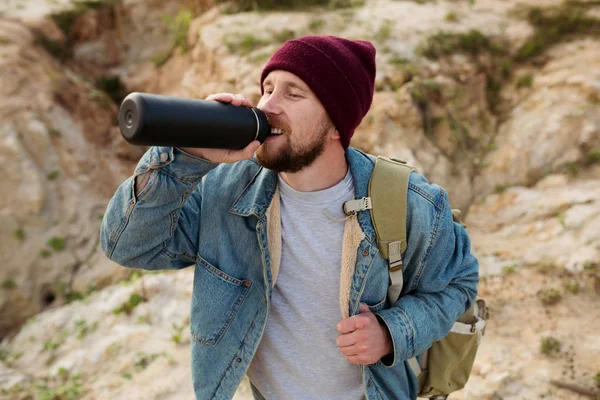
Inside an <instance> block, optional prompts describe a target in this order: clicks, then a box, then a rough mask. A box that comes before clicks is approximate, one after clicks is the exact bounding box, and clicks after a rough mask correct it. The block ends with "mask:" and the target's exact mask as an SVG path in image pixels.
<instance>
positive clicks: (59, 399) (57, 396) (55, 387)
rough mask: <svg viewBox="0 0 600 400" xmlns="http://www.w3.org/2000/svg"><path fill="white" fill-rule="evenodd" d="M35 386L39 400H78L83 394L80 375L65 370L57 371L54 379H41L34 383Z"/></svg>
mask: <svg viewBox="0 0 600 400" xmlns="http://www.w3.org/2000/svg"><path fill="white" fill-rule="evenodd" d="M35 386H36V388H37V390H38V395H39V398H40V399H41V400H63V399H65V400H66V399H73V400H75V399H79V398H81V397H82V396H83V395H84V394H85V390H84V387H83V383H82V382H81V374H73V375H71V373H70V372H69V371H68V370H67V369H65V368H59V369H58V376H57V377H55V378H43V379H41V380H38V381H36V383H35Z"/></svg>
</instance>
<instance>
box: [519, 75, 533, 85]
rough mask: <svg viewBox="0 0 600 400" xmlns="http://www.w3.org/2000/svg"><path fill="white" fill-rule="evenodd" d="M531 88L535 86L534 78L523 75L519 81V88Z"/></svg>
mask: <svg viewBox="0 0 600 400" xmlns="http://www.w3.org/2000/svg"><path fill="white" fill-rule="evenodd" d="M531 86H533V76H532V75H531V74H526V75H523V76H521V77H519V79H518V80H517V87H518V88H530V87H531Z"/></svg>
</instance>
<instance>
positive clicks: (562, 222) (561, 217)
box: [556, 211, 567, 228]
mask: <svg viewBox="0 0 600 400" xmlns="http://www.w3.org/2000/svg"><path fill="white" fill-rule="evenodd" d="M556 218H558V222H559V223H560V225H561V226H562V227H563V228H566V227H567V222H566V220H565V213H564V212H563V211H560V212H559V213H558V214H556Z"/></svg>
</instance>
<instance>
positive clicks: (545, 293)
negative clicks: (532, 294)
mask: <svg viewBox="0 0 600 400" xmlns="http://www.w3.org/2000/svg"><path fill="white" fill-rule="evenodd" d="M537 297H538V299H540V301H541V302H542V304H543V305H545V306H551V305H554V304H557V303H558V302H560V301H561V300H562V296H561V294H560V292H559V291H558V290H556V289H554V288H546V289H541V290H539V291H538V293H537Z"/></svg>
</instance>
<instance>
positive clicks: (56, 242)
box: [48, 236, 67, 253]
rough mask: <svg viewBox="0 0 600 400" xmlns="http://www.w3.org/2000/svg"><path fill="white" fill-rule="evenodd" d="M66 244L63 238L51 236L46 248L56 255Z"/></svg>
mask: <svg viewBox="0 0 600 400" xmlns="http://www.w3.org/2000/svg"><path fill="white" fill-rule="evenodd" d="M66 243H67V241H66V239H65V238H64V237H58V236H53V237H51V238H50V240H48V246H50V248H51V249H52V250H54V251H55V252H57V253H58V252H59V251H63V250H64V249H65V247H66Z"/></svg>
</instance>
